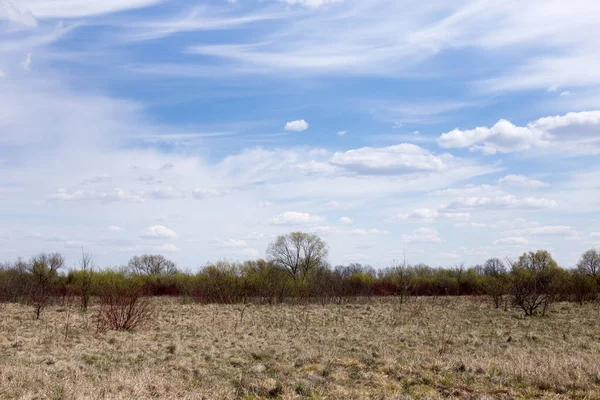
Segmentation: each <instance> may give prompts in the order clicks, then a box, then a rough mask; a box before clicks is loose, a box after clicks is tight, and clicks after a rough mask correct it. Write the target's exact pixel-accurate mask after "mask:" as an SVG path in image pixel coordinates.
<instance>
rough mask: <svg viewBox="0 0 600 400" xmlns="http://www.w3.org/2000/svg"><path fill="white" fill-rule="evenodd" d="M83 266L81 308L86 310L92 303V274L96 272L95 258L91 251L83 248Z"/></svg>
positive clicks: (81, 265) (81, 264)
mask: <svg viewBox="0 0 600 400" xmlns="http://www.w3.org/2000/svg"><path fill="white" fill-rule="evenodd" d="M79 266H80V267H81V272H82V275H81V279H82V280H81V309H82V310H83V311H86V310H87V308H88V305H89V303H90V297H91V295H92V274H93V272H94V259H93V258H92V255H91V254H89V253H85V252H84V251H83V249H81V261H80V262H79Z"/></svg>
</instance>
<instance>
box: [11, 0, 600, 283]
mask: <svg viewBox="0 0 600 400" xmlns="http://www.w3.org/2000/svg"><path fill="white" fill-rule="evenodd" d="M599 18H600V2H598V1H597V0H571V1H568V2H567V1H564V0H527V1H522V0H518V1H517V0H505V1H501V2H499V1H493V0H456V1H451V2H448V1H446V0H431V1H427V2H423V1H414V0H369V1H364V0H211V1H190V0H187V1H163V0H18V1H17V0H0V260H3V261H4V260H7V261H10V260H16V259H17V258H18V257H24V258H29V257H31V256H33V255H35V254H37V253H39V252H50V251H57V252H61V253H62V254H63V255H65V256H66V258H67V265H68V266H76V265H77V260H78V258H80V254H81V251H82V249H84V251H86V252H88V253H91V254H92V255H93V256H94V259H95V261H96V263H97V264H98V265H99V266H102V267H106V266H118V265H124V264H126V263H127V261H128V260H129V258H130V257H132V256H134V255H139V254H144V253H160V254H164V255H165V256H167V257H168V258H170V259H172V260H174V261H175V262H176V263H177V264H178V266H179V267H180V268H181V269H184V270H190V271H196V270H198V269H199V268H200V267H201V266H203V265H205V264H206V263H207V262H211V261H216V260H219V259H228V260H246V259H256V258H260V257H266V249H267V246H268V244H269V242H271V241H272V240H273V239H274V238H275V237H276V236H277V235H279V234H284V233H288V232H292V231H304V232H312V233H316V234H318V235H319V236H320V237H322V238H323V239H324V240H325V241H326V242H327V243H328V245H329V262H330V263H331V264H332V265H338V264H347V263H351V262H358V263H362V264H370V265H372V266H374V267H376V268H383V267H387V266H390V265H392V263H394V262H398V261H403V260H404V257H405V256H406V259H407V261H408V262H409V263H420V262H423V263H427V264H429V265H431V266H444V267H452V266H455V265H459V264H462V263H464V264H465V265H467V266H468V265H474V264H479V263H483V262H484V261H485V260H486V259H488V258H491V257H498V258H501V259H505V258H507V257H508V258H509V259H514V258H516V257H518V256H519V255H520V254H522V253H523V252H525V251H529V250H537V249H547V250H549V251H550V252H551V253H552V254H553V256H554V258H555V259H556V260H557V261H558V262H559V263H560V264H561V265H562V266H564V267H573V266H574V265H575V264H576V263H577V260H578V258H579V256H580V255H581V253H582V252H583V251H585V250H587V249H589V248H593V247H597V246H598V245H599V244H600V226H599V223H600V214H599V211H600V168H599V167H600V157H599V156H600V68H598V65H600V47H599V46H598V44H597V38H598V37H600V24H598V19H599Z"/></svg>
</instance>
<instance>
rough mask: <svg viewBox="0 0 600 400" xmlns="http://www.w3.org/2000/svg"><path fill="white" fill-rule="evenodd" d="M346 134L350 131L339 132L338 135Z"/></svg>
mask: <svg viewBox="0 0 600 400" xmlns="http://www.w3.org/2000/svg"><path fill="white" fill-rule="evenodd" d="M346 133H348V131H338V133H337V135H338V136H344V135H345V134H346Z"/></svg>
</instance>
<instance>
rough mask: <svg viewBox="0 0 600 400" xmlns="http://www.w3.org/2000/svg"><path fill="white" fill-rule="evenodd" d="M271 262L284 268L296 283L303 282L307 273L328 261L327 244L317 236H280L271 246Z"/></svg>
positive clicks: (294, 234) (292, 234) (289, 234)
mask: <svg viewBox="0 0 600 400" xmlns="http://www.w3.org/2000/svg"><path fill="white" fill-rule="evenodd" d="M267 254H268V257H269V260H270V261H271V262H273V264H275V265H277V266H279V267H281V268H284V269H285V270H286V271H287V272H288V274H289V275H290V276H291V277H292V279H294V281H303V280H304V278H305V277H306V275H307V273H308V272H309V271H310V270H312V269H314V268H316V267H317V266H319V265H321V264H322V263H324V262H325V261H326V259H327V254H328V249H327V244H326V243H325V242H324V241H323V240H322V239H321V238H320V237H318V236H317V235H314V234H310V233H303V232H292V233H288V234H287V235H280V236H278V237H277V239H276V240H275V241H274V242H272V243H271V244H270V245H269V248H268V250H267Z"/></svg>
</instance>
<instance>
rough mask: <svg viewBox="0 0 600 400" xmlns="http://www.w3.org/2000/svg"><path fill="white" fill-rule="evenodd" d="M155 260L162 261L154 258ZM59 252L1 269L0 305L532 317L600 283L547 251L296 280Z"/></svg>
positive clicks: (264, 271) (250, 270) (221, 267)
mask: <svg viewBox="0 0 600 400" xmlns="http://www.w3.org/2000/svg"><path fill="white" fill-rule="evenodd" d="M153 257H158V256H153ZM63 264H64V260H63V259H62V257H61V256H60V255H58V254H51V255H40V256H38V257H36V258H34V259H33V260H31V261H30V262H23V261H18V262H16V263H12V264H5V265H3V266H2V267H0V301H27V302H30V303H31V304H33V305H34V306H36V310H37V314H38V316H39V312H40V310H41V308H43V306H44V304H45V303H47V302H48V301H50V300H51V299H60V298H61V297H65V296H80V297H81V299H82V308H86V307H87V303H88V302H89V299H90V298H92V297H96V296H97V297H102V296H106V295H107V293H128V292H134V291H135V292H136V293H143V294H144V295H149V296H187V297H190V298H192V299H194V300H195V301H197V302H200V303H243V302H249V301H259V302H263V303H269V304H274V303H281V302H285V301H300V300H301V301H308V300H309V299H310V301H319V302H342V301H344V299H345V298H349V297H356V296H399V297H400V298H401V299H402V298H404V297H406V296H410V295H418V296H433V295H444V296H451V295H489V296H491V297H492V298H493V299H494V304H496V306H497V307H499V306H500V305H502V304H503V301H505V300H506V295H509V294H510V295H512V296H513V297H514V298H516V299H517V300H518V298H519V297H522V298H524V299H526V301H527V302H530V303H531V304H522V305H520V306H521V308H523V309H524V311H525V312H526V313H528V314H530V313H533V312H535V311H536V310H537V309H545V307H546V306H547V304H548V302H549V301H550V299H560V300H568V301H578V302H583V301H587V300H592V299H595V298H596V297H597V295H598V293H599V292H600V290H599V289H600V286H599V283H600V279H596V278H597V276H596V275H594V274H593V273H591V272H590V271H586V270H585V269H583V268H578V269H574V270H566V269H562V268H560V267H558V265H557V264H556V262H555V261H554V260H553V259H552V257H551V256H550V254H549V253H548V252H545V251H538V252H535V253H534V252H531V253H526V254H524V255H523V256H522V257H520V258H519V260H518V261H516V262H514V263H510V262H501V261H500V260H498V259H491V260H488V261H487V262H486V263H485V265H480V266H474V267H470V268H465V267H464V266H457V267H454V268H448V269H447V268H431V267H429V266H426V265H414V266H403V265H395V266H392V267H389V268H385V269H382V270H375V269H373V268H371V267H369V266H362V265H360V264H350V265H347V266H337V267H335V268H332V267H330V266H328V265H326V264H325V265H323V264H321V265H317V266H315V267H313V268H310V269H308V270H307V271H305V273H304V274H303V275H302V278H301V279H299V278H297V276H296V275H291V274H290V273H289V271H288V270H286V268H284V267H281V266H278V265H276V264H275V263H273V262H269V261H265V260H256V261H246V262H244V263H237V262H227V261H220V262H217V263H215V264H211V265H207V266H206V267H204V268H202V270H201V271H200V272H198V273H195V274H192V273H182V272H179V271H177V270H176V269H175V268H170V269H169V270H168V271H161V270H158V271H154V272H152V273H144V272H140V270H139V269H132V268H127V267H123V268H116V269H105V270H98V269H94V268H92V267H91V265H89V262H88V263H86V264H83V267H82V268H81V269H77V270H71V271H68V272H67V273H62V272H60V271H59V269H60V268H61V267H62V265H63Z"/></svg>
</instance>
